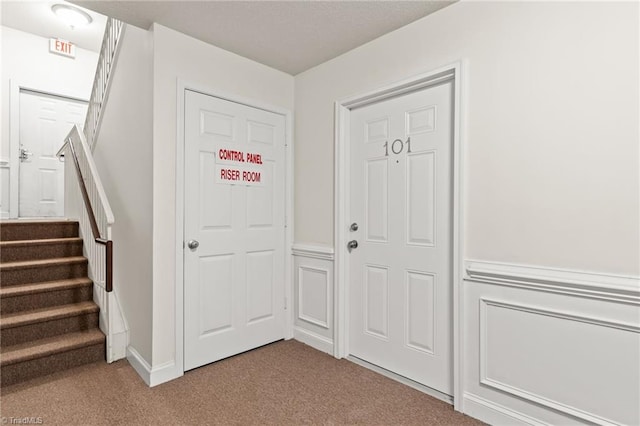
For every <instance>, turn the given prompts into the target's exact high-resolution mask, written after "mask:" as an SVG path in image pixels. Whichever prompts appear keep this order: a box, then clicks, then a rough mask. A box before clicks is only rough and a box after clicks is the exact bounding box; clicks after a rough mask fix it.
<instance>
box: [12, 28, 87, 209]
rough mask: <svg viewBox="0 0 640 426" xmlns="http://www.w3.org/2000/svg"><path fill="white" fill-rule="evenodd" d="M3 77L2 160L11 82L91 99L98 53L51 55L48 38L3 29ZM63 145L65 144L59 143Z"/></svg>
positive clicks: (82, 51)
mask: <svg viewBox="0 0 640 426" xmlns="http://www.w3.org/2000/svg"><path fill="white" fill-rule="evenodd" d="M1 31H2V33H1V34H2V35H1V38H2V53H1V55H2V63H1V70H2V75H1V78H0V84H1V93H2V96H1V99H2V100H1V104H0V108H1V110H2V126H1V127H2V130H1V135H2V140H1V142H0V160H8V159H9V155H10V153H9V149H10V144H9V142H10V141H9V137H10V133H9V131H10V128H9V126H10V108H9V105H10V96H9V94H10V81H11V80H13V81H16V82H17V83H19V84H20V85H24V86H26V87H28V88H29V89H34V90H40V91H45V92H49V93H54V94H58V95H66V96H70V97H75V98H79V99H87V100H88V99H89V96H90V95H91V85H92V84H93V77H94V75H95V70H96V64H97V62H98V54H97V53H95V52H91V51H88V50H84V49H80V48H77V49H76V58H75V59H71V58H67V57H63V56H60V55H55V54H52V53H49V39H47V38H44V37H40V36H36V35H33V34H29V33H25V32H22V31H18V30H14V29H13V28H8V27H4V26H3V27H2V28H1ZM60 145H62V141H61V142H60ZM2 172H3V173H2V200H1V208H0V209H1V210H2V212H8V210H9V199H8V187H9V182H8V179H9V169H8V167H6V168H5V167H3V168H2Z"/></svg>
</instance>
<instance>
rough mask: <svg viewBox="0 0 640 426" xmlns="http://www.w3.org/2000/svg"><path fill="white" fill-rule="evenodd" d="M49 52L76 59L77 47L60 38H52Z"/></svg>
mask: <svg viewBox="0 0 640 426" xmlns="http://www.w3.org/2000/svg"><path fill="white" fill-rule="evenodd" d="M49 52H51V53H56V54H58V55H62V56H67V57H69V58H75V57H76V46H75V44H73V43H71V42H70V41H66V40H60V39H59V38H51V39H49Z"/></svg>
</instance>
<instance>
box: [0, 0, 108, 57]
mask: <svg viewBox="0 0 640 426" xmlns="http://www.w3.org/2000/svg"><path fill="white" fill-rule="evenodd" d="M58 3H66V2H65V1H62V0H59V1H53V0H49V1H37V0H36V1H34V0H20V1H8V0H2V2H1V3H0V15H1V16H2V19H1V22H2V25H3V26H5V27H10V28H13V29H16V30H20V31H24V32H27V33H31V34H36V35H39V36H41V37H46V38H61V39H63V40H67V41H70V42H72V43H73V44H75V45H76V46H78V47H81V48H83V49H87V50H91V51H94V52H100V46H101V45H102V37H103V35H104V25H105V22H106V21H107V18H106V16H103V15H101V14H99V13H96V12H93V11H91V10H86V9H85V11H86V12H87V13H88V14H89V15H91V17H92V18H93V22H92V23H91V24H89V25H87V26H86V27H77V28H75V29H71V27H69V26H68V25H67V24H65V23H64V22H62V21H61V20H60V19H59V18H58V17H57V16H56V15H54V14H53V12H52V11H51V6H52V5H54V4H58Z"/></svg>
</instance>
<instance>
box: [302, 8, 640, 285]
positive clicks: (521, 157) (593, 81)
mask: <svg viewBox="0 0 640 426" xmlns="http://www.w3.org/2000/svg"><path fill="white" fill-rule="evenodd" d="M638 48H639V45H638V5H637V4H636V3H624V4H622V3H606V2H603V3H584V2H579V3H555V2H549V3H540V2H509V3H507V2H460V3H457V4H454V5H452V6H449V7H447V8H445V9H442V10H440V11H438V12H436V13H435V14H433V15H431V16H428V17H426V18H424V19H422V20H419V21H417V22H415V23H413V24H410V25H408V26H406V27H404V28H401V29H399V30H397V31H395V32H393V33H391V34H388V35H385V36H383V37H381V38H379V39H377V40H374V41H373V42H371V43H369V44H367V45H364V46H362V47H360V48H357V49H355V50H353V51H351V52H349V53H347V54H344V55H342V56H340V57H338V58H336V59H334V60H331V61H329V62H326V63H324V64H322V65H320V66H318V67H315V68H313V69H311V70H309V71H307V72H305V73H302V74H300V75H297V76H296V78H295V83H296V86H295V89H296V92H295V96H296V125H295V137H296V141H297V146H296V157H295V164H296V167H295V182H296V192H295V200H296V206H295V211H296V212H295V222H296V228H295V240H296V242H299V243H315V244H321V245H332V243H333V240H332V238H333V154H334V153H333V128H334V127H333V103H334V101H336V100H340V99H342V98H345V97H349V96H351V95H356V94H358V93H362V92H366V91H369V90H372V89H375V88H377V87H380V86H382V85H385V84H387V83H391V82H394V81H398V80H402V79H404V78H407V77H409V76H412V75H416V74H419V73H422V72H425V71H428V70H431V69H435V68H438V67H440V66H443V65H446V64H448V63H451V62H454V61H458V60H461V59H463V60H466V61H467V65H468V67H467V71H468V75H467V77H468V81H467V83H468V84H467V88H468V90H467V93H466V99H465V100H466V112H467V114H466V124H465V128H464V131H465V135H464V137H465V139H466V147H467V157H466V160H467V161H466V164H467V168H466V173H467V178H466V185H467V186H466V193H467V196H466V199H465V202H466V209H467V217H466V244H467V245H466V248H467V253H466V255H467V257H469V258H474V259H483V260H497V261H505V262H513V263H523V264H533V265H547V266H557V267H562V268H572V269H582V270H591V271H604V272H611V273H619V274H635V275H637V274H638V273H640V263H639V262H638V259H639V258H640V243H639V240H638V235H639V232H640V224H639V221H638V217H639V214H640V205H639V197H640V195H639V192H640V191H639V189H640V188H639V185H640V184H639V176H638V170H639V165H638V138H639V130H638V113H639V108H638Z"/></svg>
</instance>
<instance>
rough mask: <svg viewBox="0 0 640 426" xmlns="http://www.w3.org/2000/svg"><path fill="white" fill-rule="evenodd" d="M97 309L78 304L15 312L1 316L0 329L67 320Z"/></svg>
mask: <svg viewBox="0 0 640 426" xmlns="http://www.w3.org/2000/svg"><path fill="white" fill-rule="evenodd" d="M98 310H99V308H98V305H96V304H95V303H94V302H80V303H74V304H70V305H63V306H56V307H53V308H45V309H38V310H33V311H27V312H17V313H13V314H8V315H2V318H0V329H2V330H5V329H9V328H14V327H21V326H24V325H29V324H36V323H39V322H46V321H52V320H56V319H60V318H68V317H73V316H79V315H84V314H89V313H95V312H98Z"/></svg>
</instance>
